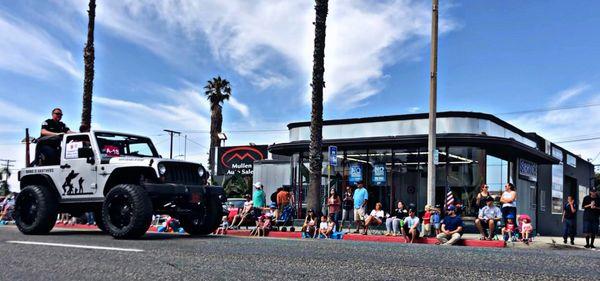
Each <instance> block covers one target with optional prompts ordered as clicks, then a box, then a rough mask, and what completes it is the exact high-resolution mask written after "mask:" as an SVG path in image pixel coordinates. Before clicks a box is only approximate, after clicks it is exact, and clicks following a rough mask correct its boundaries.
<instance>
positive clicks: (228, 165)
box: [216, 145, 268, 176]
mask: <svg viewBox="0 0 600 281" xmlns="http://www.w3.org/2000/svg"><path fill="white" fill-rule="evenodd" d="M267 155H268V152H267V146H266V145H256V146H230V147H219V148H218V151H217V161H216V162H217V163H216V164H217V175H219V176H223V175H234V174H236V173H238V174H242V175H252V174H253V173H254V161H259V160H264V159H267Z"/></svg>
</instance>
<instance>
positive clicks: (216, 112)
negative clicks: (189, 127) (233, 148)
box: [204, 76, 231, 173]
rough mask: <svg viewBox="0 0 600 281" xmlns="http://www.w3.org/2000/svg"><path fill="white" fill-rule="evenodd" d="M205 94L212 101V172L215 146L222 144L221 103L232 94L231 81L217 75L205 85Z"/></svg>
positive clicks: (210, 160) (209, 164) (210, 167)
mask: <svg viewBox="0 0 600 281" xmlns="http://www.w3.org/2000/svg"><path fill="white" fill-rule="evenodd" d="M204 90H205V91H204V94H205V95H206V98H207V99H208V100H209V101H210V151H209V152H208V168H209V171H210V172H211V173H212V172H213V168H214V155H215V147H220V146H221V141H220V140H219V135H218V134H219V133H220V132H221V126H222V125H223V114H222V111H223V110H222V109H223V108H222V106H221V104H222V103H223V101H225V100H229V97H230V96H231V86H230V84H229V81H227V80H226V79H221V76H217V77H216V78H213V79H212V80H209V81H208V82H207V84H206V86H204Z"/></svg>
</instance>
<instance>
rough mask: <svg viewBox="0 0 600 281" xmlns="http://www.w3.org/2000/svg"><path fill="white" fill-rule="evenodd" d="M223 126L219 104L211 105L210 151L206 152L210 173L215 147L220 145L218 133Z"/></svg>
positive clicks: (212, 167)
mask: <svg viewBox="0 0 600 281" xmlns="http://www.w3.org/2000/svg"><path fill="white" fill-rule="evenodd" d="M222 126H223V113H222V107H221V106H220V105H217V106H213V107H212V109H211V111H210V151H209V152H208V168H209V171H210V172H211V173H213V171H214V167H215V147H220V146H221V140H219V133H220V132H221V130H222Z"/></svg>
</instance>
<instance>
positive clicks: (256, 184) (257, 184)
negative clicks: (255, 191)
mask: <svg viewBox="0 0 600 281" xmlns="http://www.w3.org/2000/svg"><path fill="white" fill-rule="evenodd" d="M262 186H263V185H262V183H261V182H259V181H258V182H256V183H255V184H254V187H256V188H261V187H262Z"/></svg>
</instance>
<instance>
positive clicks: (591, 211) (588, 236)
mask: <svg viewBox="0 0 600 281" xmlns="http://www.w3.org/2000/svg"><path fill="white" fill-rule="evenodd" d="M581 206H582V207H583V234H585V247H586V248H592V249H593V248H596V247H595V246H594V240H595V239H596V234H597V233H598V217H599V216H600V198H599V197H598V191H597V190H596V188H594V187H592V188H590V195H588V196H586V197H584V198H583V203H581Z"/></svg>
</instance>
